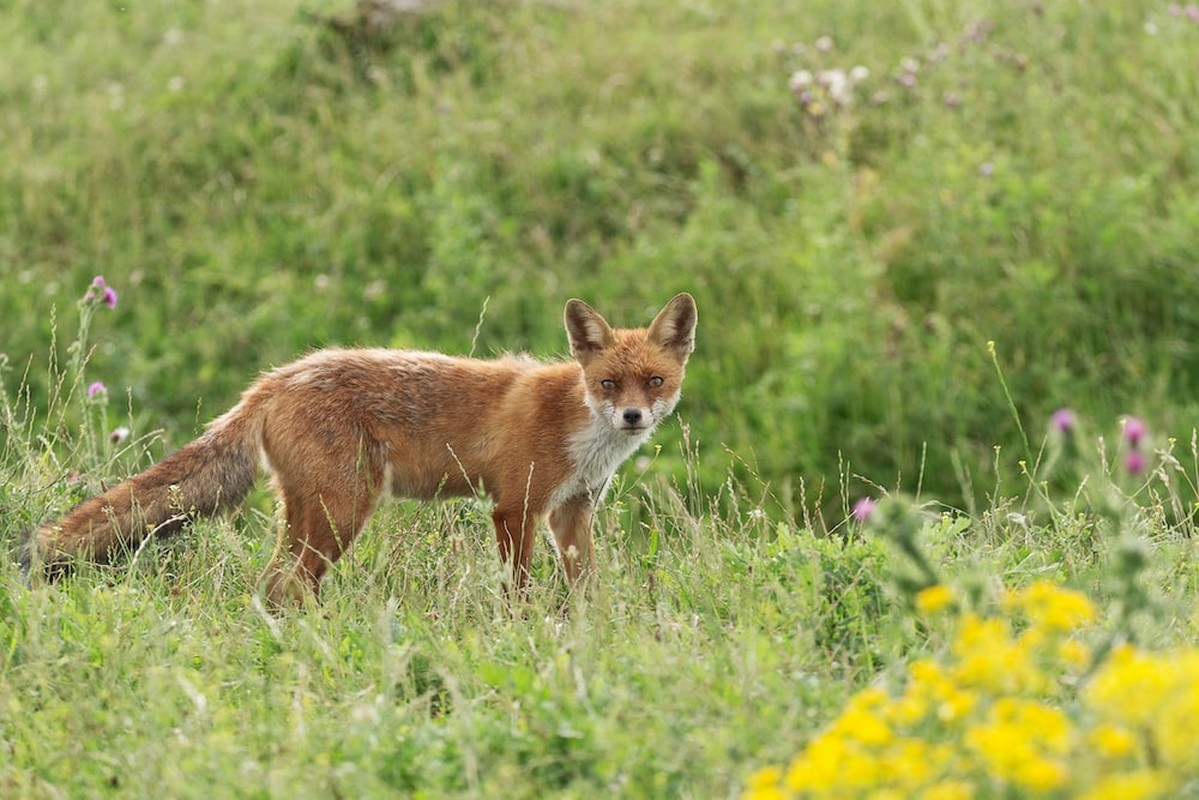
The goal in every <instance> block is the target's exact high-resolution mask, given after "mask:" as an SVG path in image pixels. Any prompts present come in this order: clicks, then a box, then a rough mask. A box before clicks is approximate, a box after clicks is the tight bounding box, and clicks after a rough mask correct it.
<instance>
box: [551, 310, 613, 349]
mask: <svg viewBox="0 0 1199 800" xmlns="http://www.w3.org/2000/svg"><path fill="white" fill-rule="evenodd" d="M563 318H564V321H565V322H566V336H567V338H568V339H569V340H570V352H571V355H573V356H574V357H575V358H576V359H578V360H579V361H582V360H583V359H585V358H587V357H588V356H591V355H594V354H596V353H598V352H600V351H601V350H604V349H606V348H608V347H611V346H612V345H613V344H615V343H616V336H615V335H614V334H613V333H612V327H611V326H610V325H609V324H608V323H607V321H606V320H605V319H604V318H603V317H601V316H600V315H599V312H597V311H596V310H595V309H594V308H592V307H591V306H589V305H587V304H586V303H584V302H583V301H582V300H570V301H568V302H567V303H566V311H565V312H564V314H563Z"/></svg>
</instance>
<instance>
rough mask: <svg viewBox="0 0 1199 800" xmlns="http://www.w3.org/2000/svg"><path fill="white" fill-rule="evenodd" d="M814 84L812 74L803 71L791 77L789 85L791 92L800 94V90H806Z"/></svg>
mask: <svg viewBox="0 0 1199 800" xmlns="http://www.w3.org/2000/svg"><path fill="white" fill-rule="evenodd" d="M811 83H812V73H810V72H808V71H807V70H806V69H801V70H799V71H797V72H795V73H793V74H792V75H791V80H790V82H789V85H790V86H791V91H793V92H798V91H799V90H800V89H806V88H807V87H808V86H810V85H811Z"/></svg>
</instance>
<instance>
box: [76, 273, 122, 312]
mask: <svg viewBox="0 0 1199 800" xmlns="http://www.w3.org/2000/svg"><path fill="white" fill-rule="evenodd" d="M83 299H84V300H86V301H88V302H91V301H93V300H97V299H98V300H100V301H101V302H102V303H104V305H106V306H108V307H109V308H116V307H117V290H116V289H114V288H112V287H111V286H109V285H108V284H107V283H106V282H105V281H104V276H103V275H97V276H96V277H94V278H92V285H91V286H89V287H88V289H87V294H85V295H84V296H83Z"/></svg>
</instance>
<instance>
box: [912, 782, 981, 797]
mask: <svg viewBox="0 0 1199 800" xmlns="http://www.w3.org/2000/svg"><path fill="white" fill-rule="evenodd" d="M973 797H974V786H972V785H971V784H969V783H967V782H966V781H963V780H948V781H939V782H938V783H937V785H936V786H930V787H929V788H928V789H926V790H925V791H924V793H923V794H921V795H920V798H921V800H972V798H973Z"/></svg>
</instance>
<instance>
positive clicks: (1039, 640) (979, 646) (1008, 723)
mask: <svg viewBox="0 0 1199 800" xmlns="http://www.w3.org/2000/svg"><path fill="white" fill-rule="evenodd" d="M915 602H916V607H917V610H918V611H919V612H920V613H921V614H924V615H926V616H931V615H936V614H946V613H947V611H946V610H947V609H950V608H954V607H956V598H955V596H954V593H953V591H952V590H951V589H950V588H948V587H945V586H934V587H931V588H929V589H925V590H924V591H923V592H921V593H919V594H918V595H917V596H916V598H915ZM1001 608H1002V610H1003V612H1004V614H1003V615H1002V616H996V617H989V618H988V617H981V616H979V615H977V614H974V613H969V612H963V613H961V614H960V616H957V617H956V618H954V619H953V620H951V624H953V625H954V628H953V631H954V636H953V639H952V641H951V643H950V646H949V647H948V648H947V650H946V652H945V654H944V655H943V656H942V657H941V658H938V659H923V660H920V661H916V662H914V663H912V664H910V665H909V667H908V669H907V672H906V675H905V676H904V679H903V681H902V685H900V686H899V687H897V688H896V689H895V690H893V691H889V690H887V689H884V688H882V687H879V686H872V687H869V688H866V689H864V690H862V691H860V692H859V693H858V694H857V695H855V696H854V697H853V698H852V699H851V700H850V701H849V703H848V705H847V706H846V708H845V709H844V710H843V711H842V712H841V714H840V716H838V717H837V718H836V719H835V720H833V722H832V723H831V724H830V725H829V726H828V727H827V728H826V729H825V730H823V731H822V732H821V733H819V734H818V735H817V736H816V737H815V738H814V739H813V740H812V741H811V742H809V743H808V745H807V747H806V748H804V749H803V750H802V751H801V752H800V753H799V754H797V755H796V757H795V758H794V760H792V762H791V764H790V765H789V766H788V767H787V768H786V769H781V768H779V767H766V768H764V769H761V770H759V771H758V772H757V773H755V774H754V775H752V776H751V777H750V780H749V783H748V786H747V788H746V791H745V793H744V795H743V800H795V799H796V798H854V797H870V798H924V800H959V799H960V800H964V799H965V798H984V797H1013V796H1018V797H1045V798H1056V797H1081V798H1086V800H1103V799H1104V798H1113V800H1114V798H1122V799H1123V800H1128V799H1130V798H1131V799H1133V800H1135V798H1154V797H1169V796H1172V795H1174V794H1176V793H1177V792H1178V790H1179V788H1180V787H1182V786H1183V785H1185V784H1187V783H1188V782H1192V783H1190V785H1194V783H1193V782H1194V781H1195V780H1196V779H1199V729H1196V728H1195V727H1193V720H1195V719H1197V718H1199V650H1186V651H1181V652H1173V653H1164V654H1156V655H1155V654H1149V653H1145V652H1142V651H1139V650H1136V649H1134V648H1132V647H1127V646H1125V647H1122V648H1117V649H1116V650H1115V651H1114V652H1113V653H1112V654H1111V656H1110V657H1109V658H1108V659H1107V660H1106V661H1104V662H1103V664H1102V665H1101V666H1100V667H1099V668H1098V669H1096V670H1095V671H1094V673H1093V674H1091V675H1090V676H1089V677H1088V676H1087V671H1088V669H1089V668H1090V666H1091V663H1092V660H1093V656H1092V653H1091V652H1090V649H1089V648H1088V647H1087V646H1086V645H1085V644H1083V643H1082V642H1081V641H1080V640H1079V638H1078V636H1079V634H1081V633H1082V632H1083V631H1084V630H1085V629H1086V627H1087V626H1088V625H1089V624H1091V623H1092V622H1093V621H1094V619H1095V616H1096V612H1095V607H1094V605H1093V604H1092V603H1091V602H1090V600H1089V599H1088V598H1087V597H1086V596H1085V595H1082V594H1080V593H1078V592H1073V591H1070V590H1066V589H1063V588H1060V587H1058V586H1055V585H1054V584H1052V583H1049V582H1047V581H1040V582H1036V583H1033V584H1032V585H1030V586H1028V587H1026V588H1024V589H1021V590H1018V591H1012V592H1008V593H1007V594H1006V595H1005V596H1004V598H1003V602H1002V604H1001Z"/></svg>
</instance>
